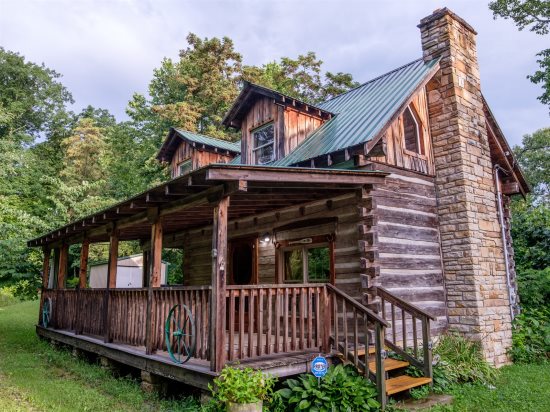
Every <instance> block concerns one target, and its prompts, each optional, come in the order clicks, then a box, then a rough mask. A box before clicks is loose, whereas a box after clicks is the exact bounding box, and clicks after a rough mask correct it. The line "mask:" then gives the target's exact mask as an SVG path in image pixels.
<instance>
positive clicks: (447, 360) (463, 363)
mask: <svg viewBox="0 0 550 412" xmlns="http://www.w3.org/2000/svg"><path fill="white" fill-rule="evenodd" d="M433 353H434V359H435V362H434V363H435V366H434V384H435V385H438V386H440V387H445V386H450V385H452V384H456V383H467V382H472V383H483V384H489V383H493V382H494V381H495V378H496V376H497V370H496V369H495V368H494V367H493V366H491V365H490V364H489V363H488V362H487V361H486V360H485V359H484V358H483V355H482V352H481V344H480V343H479V342H476V341H472V340H470V339H467V338H465V337H464V336H462V335H459V334H458V333H454V332H450V333H447V334H445V335H442V336H441V337H440V339H439V342H438V343H437V345H436V346H435V348H434V351H433Z"/></svg>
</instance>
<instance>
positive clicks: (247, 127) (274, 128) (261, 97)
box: [223, 82, 333, 165]
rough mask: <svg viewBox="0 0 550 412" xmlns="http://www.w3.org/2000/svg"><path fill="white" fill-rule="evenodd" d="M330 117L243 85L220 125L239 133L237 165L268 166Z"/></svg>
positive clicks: (330, 115)
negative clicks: (238, 163) (239, 149)
mask: <svg viewBox="0 0 550 412" xmlns="http://www.w3.org/2000/svg"><path fill="white" fill-rule="evenodd" d="M332 116H333V114H332V113H330V112H328V111H326V110H323V109H320V108H318V107H315V106H312V105H310V104H307V103H305V102H302V101H300V100H297V99H294V98H292V97H289V96H286V95H284V94H281V93H278V92H276V91H274V90H271V89H267V88H265V87H262V86H258V85H256V84H252V83H249V82H245V84H244V87H243V89H242V90H241V93H240V94H239V96H238V97H237V100H236V101H235V103H234V104H233V106H232V107H231V109H230V110H229V113H228V114H227V115H226V116H225V118H224V120H223V124H224V125H225V126H227V127H232V128H235V129H237V130H239V129H240V130H241V163H242V164H252V165H268V164H271V163H273V162H274V161H277V160H279V159H282V158H283V157H285V156H287V155H288V154H289V153H291V152H292V151H293V150H294V149H295V148H296V147H297V146H298V145H299V144H300V143H301V142H303V141H304V140H305V139H306V137H308V136H309V135H310V134H311V133H312V132H313V131H315V130H316V129H317V128H319V127H320V126H321V125H322V124H323V123H324V122H326V121H327V120H329V119H330V118H331V117H332Z"/></svg>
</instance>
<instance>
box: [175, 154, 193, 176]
mask: <svg viewBox="0 0 550 412" xmlns="http://www.w3.org/2000/svg"><path fill="white" fill-rule="evenodd" d="M184 165H185V166H187V165H189V166H190V167H189V170H187V171H186V172H185V173H189V172H191V171H192V170H193V158H192V157H188V158H186V159H184V160H182V161H181V162H179V163H178V170H177V173H178V175H177V176H183V175H184V174H185V173H181V167H182V166H184Z"/></svg>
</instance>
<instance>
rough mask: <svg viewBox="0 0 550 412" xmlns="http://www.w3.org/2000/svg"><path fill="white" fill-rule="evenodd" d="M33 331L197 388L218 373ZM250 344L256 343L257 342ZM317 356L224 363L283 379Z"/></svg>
mask: <svg viewBox="0 0 550 412" xmlns="http://www.w3.org/2000/svg"><path fill="white" fill-rule="evenodd" d="M36 332H37V334H38V335H39V336H42V337H45V338H49V339H52V340H54V341H57V342H61V343H64V344H67V345H70V346H73V347H76V348H79V349H82V350H85V351H87V352H92V353H95V354H97V355H100V356H105V357H107V358H110V359H113V360H115V361H117V362H120V363H123V364H126V365H129V366H133V367H136V368H138V369H142V370H148V371H149V372H152V373H157V374H159V375H162V376H165V377H168V378H170V379H175V380H177V381H180V382H183V383H186V384H189V385H192V386H195V387H199V388H201V389H207V385H208V383H209V382H210V381H211V380H212V379H213V378H215V377H216V376H217V375H218V373H216V372H213V371H211V370H210V362H209V361H207V360H202V359H196V358H191V359H189V361H188V362H186V363H184V364H177V363H175V362H173V361H172V359H171V358H170V356H169V354H168V352H166V351H157V352H156V353H154V354H151V355H147V354H146V353H145V347H144V346H132V345H128V344H124V343H119V342H111V343H105V342H104V341H103V338H102V337H99V336H91V335H76V334H75V333H74V332H72V331H69V330H62V329H52V328H43V327H41V326H36ZM264 335H265V334H264ZM245 337H246V340H245V342H248V336H245ZM264 338H265V336H264ZM254 339H257V336H254ZM227 340H228V339H227ZM254 342H257V340H255V341H254ZM237 343H238V342H237ZM226 347H227V346H226ZM234 348H235V349H237V346H236V344H234ZM245 348H246V350H247V352H246V353H248V347H245ZM254 348H255V349H254V350H256V349H257V347H256V346H254ZM256 353H257V352H256ZM318 354H319V352H318V351H316V350H314V351H308V350H303V351H295V352H281V353H276V354H271V355H262V356H261V357H258V356H255V357H251V358H245V359H240V360H233V361H228V362H227V363H228V364H229V365H232V366H236V367H243V368H244V367H250V368H253V369H261V370H262V371H264V372H267V373H269V374H271V375H273V376H277V377H286V376H292V375H297V374H301V373H306V372H308V371H309V365H310V363H311V361H312V360H313V358H315V357H316V356H317V355H318ZM197 378H198V379H197Z"/></svg>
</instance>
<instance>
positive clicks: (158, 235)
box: [151, 219, 162, 288]
mask: <svg viewBox="0 0 550 412" xmlns="http://www.w3.org/2000/svg"><path fill="white" fill-rule="evenodd" d="M161 271H162V221H161V220H160V219H158V220H157V221H156V222H155V223H153V225H152V227H151V284H152V287H154V288H158V287H160V281H161Z"/></svg>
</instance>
